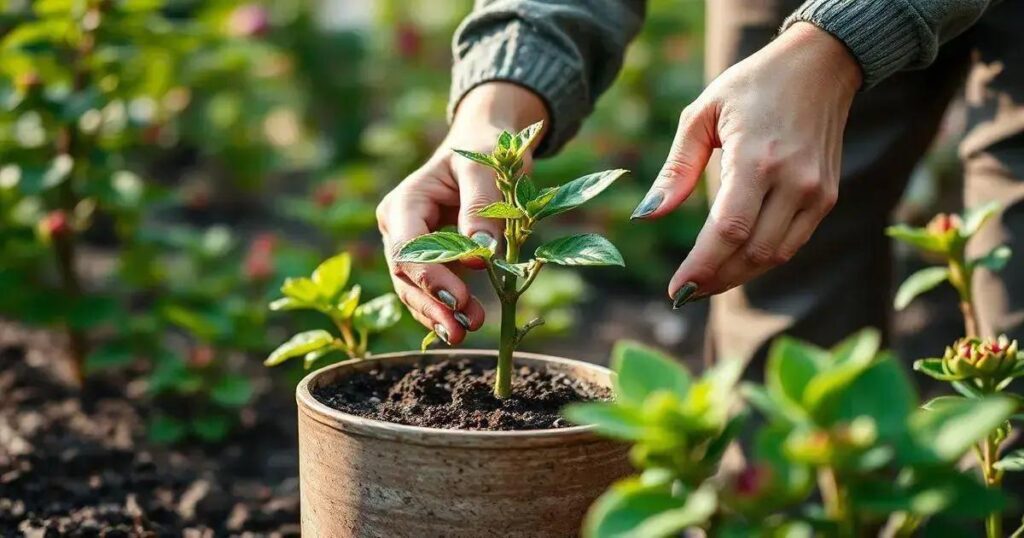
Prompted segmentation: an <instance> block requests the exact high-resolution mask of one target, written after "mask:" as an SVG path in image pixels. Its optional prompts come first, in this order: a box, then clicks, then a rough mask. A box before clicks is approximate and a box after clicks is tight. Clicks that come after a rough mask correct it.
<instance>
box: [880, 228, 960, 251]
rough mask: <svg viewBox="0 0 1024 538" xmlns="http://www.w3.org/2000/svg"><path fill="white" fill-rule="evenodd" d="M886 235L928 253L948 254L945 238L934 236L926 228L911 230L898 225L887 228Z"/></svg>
mask: <svg viewBox="0 0 1024 538" xmlns="http://www.w3.org/2000/svg"><path fill="white" fill-rule="evenodd" d="M885 233H886V235H888V236H889V237H892V238H894V239H898V240H900V241H903V242H904V243H907V244H909V245H911V246H914V247H917V248H919V249H921V250H924V251H927V252H935V253H938V254H945V253H946V248H947V244H946V242H945V241H944V240H943V238H942V237H939V236H938V235H935V234H932V233H931V232H929V231H928V230H926V229H924V228H911V227H910V226H907V225H905V224H897V225H895V226H889V227H888V228H886V229H885Z"/></svg>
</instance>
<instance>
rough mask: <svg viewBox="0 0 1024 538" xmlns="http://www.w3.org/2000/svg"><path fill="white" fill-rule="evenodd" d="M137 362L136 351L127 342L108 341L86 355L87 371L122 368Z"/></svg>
mask: <svg viewBox="0 0 1024 538" xmlns="http://www.w3.org/2000/svg"><path fill="white" fill-rule="evenodd" d="M133 362H135V353H134V352H133V351H132V348H131V346H130V345H128V343H127V342H118V341H115V342H108V343H106V344H103V345H102V346H99V347H97V348H95V349H93V350H92V351H91V352H90V353H89V355H88V356H86V357H85V371H86V372H90V373H91V372H95V371H97V370H103V369H107V368H120V367H122V366H127V365H129V364H131V363H133Z"/></svg>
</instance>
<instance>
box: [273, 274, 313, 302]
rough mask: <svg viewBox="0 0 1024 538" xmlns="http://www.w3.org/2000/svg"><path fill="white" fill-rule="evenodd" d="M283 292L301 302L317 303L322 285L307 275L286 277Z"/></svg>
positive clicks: (282, 287)
mask: <svg viewBox="0 0 1024 538" xmlns="http://www.w3.org/2000/svg"><path fill="white" fill-rule="evenodd" d="M281 293H283V294H284V295H285V297H289V298H291V299H294V300H296V301H298V302H300V303H305V304H310V305H312V304H316V302H317V300H318V298H319V296H320V287H319V286H317V285H316V284H315V283H313V281H312V280H310V279H308V278H306V277H299V278H286V279H285V281H284V284H282V285H281Z"/></svg>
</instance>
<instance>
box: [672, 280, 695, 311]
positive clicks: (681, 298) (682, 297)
mask: <svg viewBox="0 0 1024 538" xmlns="http://www.w3.org/2000/svg"><path fill="white" fill-rule="evenodd" d="M696 291H697V285H696V284H694V283H693V282H687V283H686V284H683V287H681V288H679V291H677V292H676V295H675V297H673V298H672V310H675V309H677V308H679V307H680V306H683V305H684V304H686V303H688V302H689V301H690V298H691V297H693V294H694V292H696Z"/></svg>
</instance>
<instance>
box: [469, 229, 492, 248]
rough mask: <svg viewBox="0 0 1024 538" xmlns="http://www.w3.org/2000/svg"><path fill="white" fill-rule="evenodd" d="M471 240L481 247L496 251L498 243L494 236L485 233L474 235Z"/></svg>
mask: <svg viewBox="0 0 1024 538" xmlns="http://www.w3.org/2000/svg"><path fill="white" fill-rule="evenodd" d="M470 239H472V240H473V242H474V243H476V244H478V245H480V246H481V247H487V248H489V249H491V250H494V245H495V244H497V241H495V240H494V236H493V235H491V234H489V233H487V232H483V231H480V232H476V233H474V234H473V235H472V236H470Z"/></svg>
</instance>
